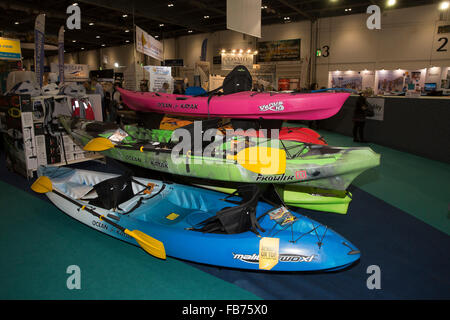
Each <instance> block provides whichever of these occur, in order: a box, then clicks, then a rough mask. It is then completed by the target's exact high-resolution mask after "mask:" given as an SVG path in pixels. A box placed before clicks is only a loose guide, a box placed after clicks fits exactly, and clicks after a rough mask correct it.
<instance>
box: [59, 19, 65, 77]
mask: <svg viewBox="0 0 450 320" xmlns="http://www.w3.org/2000/svg"><path fill="white" fill-rule="evenodd" d="M58 76H59V83H60V84H62V83H64V26H61V27H60V28H59V33H58Z"/></svg>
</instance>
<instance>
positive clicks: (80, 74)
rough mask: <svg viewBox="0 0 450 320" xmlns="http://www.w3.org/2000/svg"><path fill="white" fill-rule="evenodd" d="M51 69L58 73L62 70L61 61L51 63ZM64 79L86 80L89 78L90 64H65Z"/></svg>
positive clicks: (67, 80)
mask: <svg viewBox="0 0 450 320" xmlns="http://www.w3.org/2000/svg"><path fill="white" fill-rule="evenodd" d="M50 71H51V72H54V73H58V72H59V71H60V65H59V63H51V64H50ZM63 78H64V81H66V82H70V81H86V80H88V79H89V66H88V65H87V64H64V72H63Z"/></svg>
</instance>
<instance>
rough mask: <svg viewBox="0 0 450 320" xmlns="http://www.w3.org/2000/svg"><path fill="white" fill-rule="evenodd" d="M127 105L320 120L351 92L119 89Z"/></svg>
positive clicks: (154, 109) (192, 113) (141, 108)
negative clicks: (213, 92)
mask: <svg viewBox="0 0 450 320" xmlns="http://www.w3.org/2000/svg"><path fill="white" fill-rule="evenodd" d="M118 90H119V92H120V94H121V97H122V100H123V102H124V103H125V104H126V105H127V106H128V107H129V108H130V109H133V110H135V111H142V112H156V113H166V114H172V115H188V116H196V117H208V118H209V117H222V118H234V119H267V120H277V119H278V120H320V119H326V118H329V117H331V116H333V115H335V114H336V113H337V112H338V111H339V110H340V108H341V107H342V105H343V104H344V102H345V100H347V98H348V97H349V96H350V93H348V92H317V93H276V92H261V93H259V92H251V91H243V92H237V93H232V94H226V95H220V96H209V97H196V96H185V95H177V94H169V93H157V92H135V91H128V90H125V89H122V88H118Z"/></svg>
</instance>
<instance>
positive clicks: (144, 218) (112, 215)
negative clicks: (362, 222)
mask: <svg viewBox="0 0 450 320" xmlns="http://www.w3.org/2000/svg"><path fill="white" fill-rule="evenodd" d="M38 176H40V177H42V176H46V177H48V178H49V179H50V180H51V183H52V186H53V192H48V193H47V196H48V198H49V199H50V200H51V201H52V202H53V203H54V204H55V205H56V206H57V207H58V208H59V209H60V210H62V211H63V212H65V213H66V214H68V215H69V216H71V217H73V218H75V219H76V220H78V221H80V222H82V223H84V224H85V225H87V226H89V227H91V228H93V229H96V230H98V231H101V232H103V233H106V234H108V235H110V236H113V237H115V238H118V239H120V240H123V241H126V242H129V243H131V244H134V245H139V243H138V241H136V240H135V239H134V238H133V237H130V236H129V235H128V234H126V233H124V232H122V229H119V228H118V227H117V226H120V227H123V228H126V229H128V230H139V231H140V232H143V233H145V234H147V235H149V236H151V237H154V238H155V239H157V240H159V241H161V242H162V243H163V245H164V249H165V252H166V254H167V256H170V257H174V258H179V259H183V260H188V261H192V262H197V263H204V264H209V265H215V266H221V267H230V268H238V269H249V270H270V271H312V270H324V271H332V270H338V269H341V268H345V267H347V266H349V265H351V264H352V263H354V262H355V261H357V260H358V259H359V258H360V252H359V251H358V249H357V248H356V247H355V246H354V245H353V244H352V243H351V242H350V241H348V240H346V239H345V238H343V237H342V236H340V235H339V234H337V233H336V232H334V231H333V230H331V229H330V228H328V227H327V226H324V225H322V224H320V223H318V222H316V221H314V220H312V219H309V218H307V217H305V216H303V215H301V214H299V213H297V212H292V211H289V210H288V209H286V208H284V207H283V206H277V205H272V204H269V203H268V202H265V201H262V200H260V199H259V197H254V196H253V195H250V198H251V202H252V203H253V204H254V205H253V206H251V205H248V204H249V203H250V202H244V200H245V198H246V196H244V193H243V192H242V194H240V193H238V194H232V195H228V194H224V193H220V192H216V191H213V190H207V189H202V188H198V187H193V186H187V185H181V184H176V183H168V182H163V181H159V180H152V179H145V178H138V177H130V180H127V181H131V183H130V184H129V185H128V184H126V183H125V184H123V185H121V187H120V188H119V189H120V190H123V191H120V193H119V194H118V193H117V192H115V191H111V192H109V191H108V190H109V189H108V188H109V187H108V186H109V185H112V184H108V183H110V181H116V180H117V179H119V178H121V176H119V175H116V174H110V173H104V172H94V171H87V170H79V169H72V168H68V167H40V168H39V169H38ZM105 185H106V186H107V188H106V189H105ZM100 186H101V188H100ZM102 188H103V189H102ZM104 189H105V190H107V191H108V192H106V193H105V192H104ZM102 190H103V191H102ZM111 190H113V188H112V187H111ZM126 192H127V194H126V195H124V194H125V193H126ZM112 194H114V196H112ZM69 200H70V201H69ZM80 208H81V209H80ZM84 208H89V209H90V210H91V211H95V212H96V213H98V214H99V215H101V217H100V218H99V217H96V216H94V215H92V214H89V213H87V212H86V210H83V209H84ZM252 208H253V209H252ZM231 213H232V214H233V217H235V218H236V217H237V218H238V219H239V223H237V224H233V223H231V222H227V221H226V219H225V218H226V217H231V215H229V214H231ZM102 217H104V219H102ZM106 217H107V219H105V218H106ZM252 217H253V218H252ZM107 221H114V223H115V224H112V223H108V222H107ZM233 221H235V220H233ZM241 221H244V222H243V223H241ZM113 225H114V226H113ZM230 230H234V232H233V231H231V233H229V232H230Z"/></svg>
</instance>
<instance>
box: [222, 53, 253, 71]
mask: <svg viewBox="0 0 450 320" xmlns="http://www.w3.org/2000/svg"><path fill="white" fill-rule="evenodd" d="M239 65H242V66H245V67H246V68H247V69H249V70H251V69H253V54H252V53H222V70H233V69H234V67H236V66H239Z"/></svg>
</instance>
